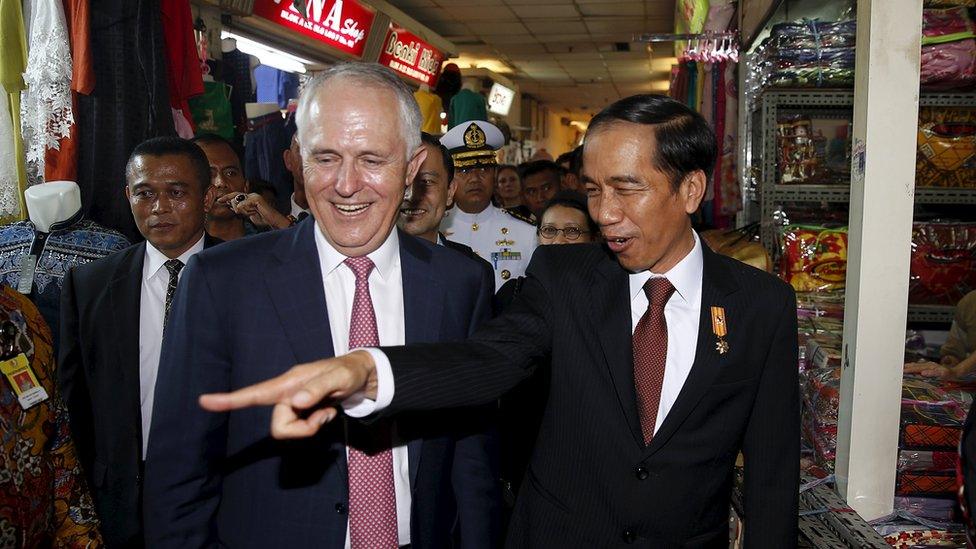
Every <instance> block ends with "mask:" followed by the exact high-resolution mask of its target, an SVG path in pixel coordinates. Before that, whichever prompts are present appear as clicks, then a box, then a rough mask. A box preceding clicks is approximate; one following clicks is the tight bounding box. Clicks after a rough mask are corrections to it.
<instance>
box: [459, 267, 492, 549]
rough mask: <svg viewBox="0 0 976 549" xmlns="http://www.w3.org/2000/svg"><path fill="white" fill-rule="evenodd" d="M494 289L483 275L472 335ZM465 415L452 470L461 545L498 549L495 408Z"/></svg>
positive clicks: (484, 316) (487, 311)
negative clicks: (495, 548)
mask: <svg viewBox="0 0 976 549" xmlns="http://www.w3.org/2000/svg"><path fill="white" fill-rule="evenodd" d="M493 287H494V274H493V273H485V272H482V280H481V287H480V291H479V295H478V301H477V305H476V306H475V308H474V311H472V317H471V323H470V326H471V329H472V330H471V331H472V332H473V331H474V329H475V328H476V327H477V326H481V325H482V324H484V322H485V321H486V320H488V318H489V316H490V312H491V301H492V294H493V292H492V289H493ZM469 335H470V334H469ZM464 415H465V417H464V418H463V419H462V420H461V421H459V422H458V430H457V435H456V437H457V438H456V441H455V445H454V466H453V468H452V470H451V484H452V485H453V486H454V497H455V498H456V500H457V507H458V518H459V522H460V535H461V545H460V546H461V547H463V548H486V549H487V548H491V547H498V546H500V545H501V493H500V491H499V487H498V436H497V431H496V425H495V419H496V414H495V405H494V403H492V404H486V405H484V406H482V407H479V408H475V409H472V410H470V411H468V412H467V413H466V414H464Z"/></svg>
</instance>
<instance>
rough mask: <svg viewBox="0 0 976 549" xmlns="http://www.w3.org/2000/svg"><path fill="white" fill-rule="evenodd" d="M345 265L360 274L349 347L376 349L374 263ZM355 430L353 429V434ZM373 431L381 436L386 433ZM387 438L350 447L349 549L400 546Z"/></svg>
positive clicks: (354, 259)
mask: <svg viewBox="0 0 976 549" xmlns="http://www.w3.org/2000/svg"><path fill="white" fill-rule="evenodd" d="M345 263H346V265H348V266H349V268H350V269H352V272H353V274H355V275H356V294H355V296H354V297H353V301H352V319H351V322H350V323H349V348H350V349H355V348H357V347H376V346H378V345H379V344H380V337H379V331H378V330H377V328H376V313H375V312H374V310H373V300H372V297H371V296H370V294H369V273H370V272H371V271H372V270H373V267H374V265H373V261H372V260H370V259H369V258H368V257H350V258H348V259H346V261H345ZM353 430H354V429H353V428H352V426H350V431H353ZM373 431H374V433H373V434H374V435H377V433H378V432H382V431H383V430H380V429H374V430H373ZM383 435H384V436H385V441H374V442H378V444H379V448H378V449H372V450H364V449H360V448H358V447H353V446H352V445H350V446H349V546H350V547H351V548H352V549H374V548H382V549H396V548H397V547H399V545H400V543H399V536H398V535H397V513H396V492H395V490H394V488H393V451H392V450H391V449H390V444H391V441H390V439H389V434H388V433H383ZM373 438H376V437H375V436H374V437H373Z"/></svg>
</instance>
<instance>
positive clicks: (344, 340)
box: [315, 227, 411, 548]
mask: <svg viewBox="0 0 976 549" xmlns="http://www.w3.org/2000/svg"><path fill="white" fill-rule="evenodd" d="M315 247H316V249H317V250H318V254H319V264H320V266H321V268H322V284H323V286H324V287H325V303H326V308H327V309H328V314H329V326H330V328H331V329H332V347H333V348H334V349H335V355H336V356H340V355H344V354H346V353H348V352H349V351H350V349H349V323H350V322H351V320H352V302H353V298H354V297H355V295H356V276H355V275H354V274H353V272H352V269H350V268H349V266H347V265H346V264H345V263H344V261H345V260H346V256H344V255H342V254H341V253H339V252H338V251H337V250H336V249H335V248H333V247H332V245H331V244H329V241H328V240H326V239H325V237H324V236H323V235H322V231H321V230H319V228H318V227H316V228H315ZM367 257H369V258H370V259H371V260H373V263H374V264H375V268H374V269H373V270H372V271H371V272H370V273H369V294H370V297H371V298H372V300H373V312H374V314H375V315H376V330H377V332H378V334H379V338H380V345H403V343H404V341H405V337H406V336H405V333H404V319H403V278H402V276H401V269H400V240H399V237H398V236H397V231H396V230H393V231H391V232H390V236H389V237H387V239H386V241H385V242H383V244H382V245H381V246H380V247H379V248H377V249H376V250H375V251H374V252H373V253H371V254H367ZM347 405H352V403H351V402H347ZM393 429H394V433H395V432H396V424H395V423H394V425H393ZM347 452H348V450H347ZM347 456H348V453H347ZM407 458H408V456H407V447H406V446H395V447H394V448H393V490H394V495H395V496H396V509H397V533H398V536H399V540H400V545H407V544H409V543H410V504H411V495H410V467H409V463H408V461H407ZM345 546H346V547H347V548H348V547H349V525H348V522H347V524H346V545H345Z"/></svg>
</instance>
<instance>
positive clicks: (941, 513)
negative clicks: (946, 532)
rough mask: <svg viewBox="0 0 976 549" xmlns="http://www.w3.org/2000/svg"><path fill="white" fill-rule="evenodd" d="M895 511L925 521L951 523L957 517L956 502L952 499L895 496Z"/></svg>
mask: <svg viewBox="0 0 976 549" xmlns="http://www.w3.org/2000/svg"><path fill="white" fill-rule="evenodd" d="M895 510H900V511H905V512H906V513H911V514H912V515H914V516H916V517H921V518H923V519H928V520H936V521H939V522H949V521H951V520H952V519H953V517H954V516H955V510H956V502H955V500H954V499H952V498H931V497H928V498H927V497H913V496H895Z"/></svg>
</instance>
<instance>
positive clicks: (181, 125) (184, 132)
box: [170, 109, 194, 139]
mask: <svg viewBox="0 0 976 549" xmlns="http://www.w3.org/2000/svg"><path fill="white" fill-rule="evenodd" d="M170 110H172V111H173V129H175V130H176V135H178V136H180V137H182V138H183V139H193V135H194V131H193V125H192V124H190V121H189V120H187V117H186V115H185V114H183V111H181V110H180V109H170Z"/></svg>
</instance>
